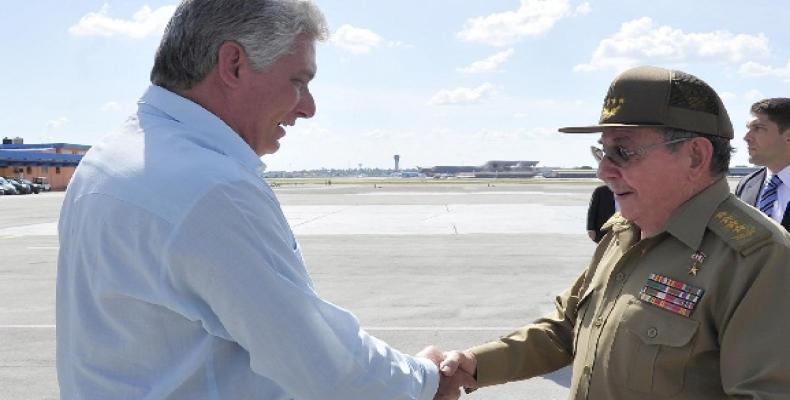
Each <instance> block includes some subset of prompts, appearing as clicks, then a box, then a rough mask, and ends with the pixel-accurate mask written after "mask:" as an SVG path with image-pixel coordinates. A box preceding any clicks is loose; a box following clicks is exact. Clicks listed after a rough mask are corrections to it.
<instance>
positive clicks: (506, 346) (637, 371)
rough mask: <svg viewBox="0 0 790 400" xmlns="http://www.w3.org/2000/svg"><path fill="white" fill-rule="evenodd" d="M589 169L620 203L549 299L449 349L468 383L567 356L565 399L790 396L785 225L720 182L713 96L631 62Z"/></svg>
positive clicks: (723, 130) (531, 370) (725, 150)
mask: <svg viewBox="0 0 790 400" xmlns="http://www.w3.org/2000/svg"><path fill="white" fill-rule="evenodd" d="M560 131H561V132H566V133H589V132H601V137H600V141H599V142H600V144H601V145H602V147H601V148H594V149H593V154H594V155H595V156H596V158H597V159H598V161H599V166H598V176H599V177H600V178H601V179H602V180H603V181H604V182H606V184H607V185H608V186H609V187H610V188H611V189H612V191H613V192H614V194H615V198H616V200H617V201H618V204H619V205H620V213H619V214H615V215H614V216H613V217H612V218H611V219H610V220H609V221H608V222H607V224H606V225H605V226H604V231H606V235H605V236H604V238H603V240H602V241H601V242H600V243H599V245H598V247H597V248H596V250H595V254H594V256H593V259H592V262H591V263H590V264H589V266H588V267H587V268H586V269H585V270H584V272H583V273H582V274H581V275H580V276H579V277H578V279H577V280H576V281H575V282H574V283H573V285H572V286H571V287H570V288H569V289H567V290H566V291H565V292H563V293H562V294H560V295H559V296H557V298H556V311H555V312H553V313H551V314H549V315H547V316H545V317H543V318H541V319H538V320H537V321H535V322H534V323H532V324H530V325H527V326H525V327H523V328H521V329H519V330H517V331H516V332H513V333H511V334H509V335H507V336H504V337H502V338H500V339H498V340H495V341H492V342H490V343H486V344H483V345H480V346H476V347H472V348H470V349H468V350H465V351H460V352H459V351H453V352H448V353H445V357H446V358H445V360H444V363H443V365H442V371H443V373H445V374H447V375H451V374H452V373H453V372H454V371H455V370H456V369H457V368H462V369H463V370H466V371H468V372H470V373H474V374H476V379H477V387H484V386H489V385H494V384H500V383H505V382H510V381H515V380H521V379H527V378H530V377H534V376H537V375H542V374H545V373H548V372H551V371H554V370H556V369H559V368H562V367H564V366H566V365H569V364H572V365H573V377H572V383H571V388H570V398H571V399H593V400H617V399H668V398H672V399H695V400H700V399H724V398H732V399H734V398H738V399H788V398H790V345H788V343H787V342H788V334H790V320H788V318H787V316H788V315H790V290H788V289H790V236H788V234H787V233H786V232H785V231H783V230H782V229H781V227H779V226H778V225H776V224H774V223H772V222H770V221H769V219H768V218H767V217H766V216H765V215H763V214H762V213H760V211H758V210H756V209H754V208H752V207H750V206H748V205H746V204H745V203H743V202H742V201H740V200H738V199H737V198H736V197H735V196H733V195H732V194H730V190H729V186H728V184H727V181H726V180H725V174H726V171H727V169H728V164H729V159H730V154H731V151H732V148H731V147H730V140H731V139H732V137H733V129H732V124H731V123H730V119H729V117H728V115H727V111H726V110H725V108H724V105H723V104H722V102H721V100H720V99H719V96H718V95H717V94H716V93H715V91H714V90H713V89H711V88H710V87H709V86H708V85H707V84H706V83H705V82H703V81H701V80H699V79H698V78H696V77H694V76H692V75H689V74H686V73H683V72H680V71H670V70H665V69H662V68H655V67H638V68H634V69H631V70H628V71H626V72H624V73H622V74H621V75H619V76H618V77H617V78H616V79H615V81H614V82H613V83H612V85H611V86H610V88H609V92H608V94H607V95H606V99H605V101H604V106H603V111H602V113H601V118H600V122H599V124H598V125H595V126H585V127H568V128H562V129H560Z"/></svg>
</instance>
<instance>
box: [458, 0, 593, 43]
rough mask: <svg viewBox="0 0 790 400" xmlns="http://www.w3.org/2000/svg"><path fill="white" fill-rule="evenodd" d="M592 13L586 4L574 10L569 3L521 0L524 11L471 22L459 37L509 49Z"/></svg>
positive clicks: (468, 22) (508, 12)
mask: <svg viewBox="0 0 790 400" xmlns="http://www.w3.org/2000/svg"><path fill="white" fill-rule="evenodd" d="M590 10H591V7H590V4H589V3H586V2H585V3H583V4H581V5H579V6H578V7H576V9H575V10H571V6H570V4H568V0H521V7H519V9H518V10H516V11H505V12H501V13H494V14H491V15H488V16H484V17H475V18H470V19H468V20H467V21H466V23H465V24H464V28H463V30H461V32H458V37H459V38H461V39H462V40H465V41H469V42H479V43H485V44H489V45H492V46H507V45H510V44H513V43H516V42H518V41H519V40H520V39H522V38H523V37H525V36H535V35H540V34H542V33H545V32H548V31H549V30H551V28H552V27H554V24H555V23H556V22H557V21H559V20H560V19H562V18H565V17H571V16H575V15H584V14H587V13H589V12H590Z"/></svg>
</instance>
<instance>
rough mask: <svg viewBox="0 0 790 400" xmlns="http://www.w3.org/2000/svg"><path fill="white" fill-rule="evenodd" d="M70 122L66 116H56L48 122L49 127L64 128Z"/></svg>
mask: <svg viewBox="0 0 790 400" xmlns="http://www.w3.org/2000/svg"><path fill="white" fill-rule="evenodd" d="M68 122H69V119H68V118H66V117H60V118H56V119H53V120H51V121H48V122H47V129H48V130H49V129H60V128H63V127H64V126H65V125H66V124H67V123H68Z"/></svg>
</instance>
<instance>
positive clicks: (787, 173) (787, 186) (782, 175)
mask: <svg viewBox="0 0 790 400" xmlns="http://www.w3.org/2000/svg"><path fill="white" fill-rule="evenodd" d="M765 171H766V173H765V182H763V186H762V187H763V188H764V187H765V185H767V184H768V182H769V181H770V180H771V178H773V176H774V173H773V172H771V170H770V169H767V168H766V170H765ZM777 175H779V179H781V180H782V184H781V185H779V187H778V188H777V189H776V202H775V203H774V209H773V210H771V216H770V217H771V219H773V220H774V221H776V222H779V223H780V224H781V223H782V218H784V216H785V211H786V210H787V202H788V201H790V166H787V167H784V168H782V170H781V171H779V172H778V173H777ZM758 199H759V197H758Z"/></svg>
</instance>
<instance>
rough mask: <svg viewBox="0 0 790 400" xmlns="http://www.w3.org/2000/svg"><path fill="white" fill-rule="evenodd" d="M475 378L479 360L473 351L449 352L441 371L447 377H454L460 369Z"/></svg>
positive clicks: (446, 353) (440, 368) (445, 355)
mask: <svg viewBox="0 0 790 400" xmlns="http://www.w3.org/2000/svg"><path fill="white" fill-rule="evenodd" d="M459 368H460V369H461V371H464V372H466V373H467V374H469V375H472V376H474V374H475V372H477V358H475V355H474V354H473V353H472V352H471V351H457V350H453V351H447V352H445V353H444V360H443V361H442V363H441V364H440V365H439V370H441V371H442V373H443V374H444V375H446V376H453V374H455V372H456V371H457V370H458V369H459Z"/></svg>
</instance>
